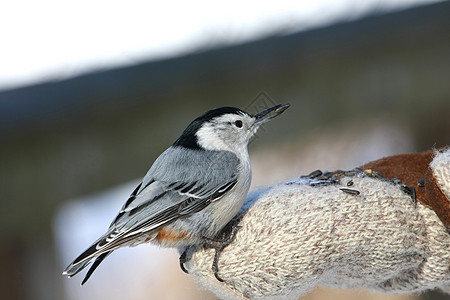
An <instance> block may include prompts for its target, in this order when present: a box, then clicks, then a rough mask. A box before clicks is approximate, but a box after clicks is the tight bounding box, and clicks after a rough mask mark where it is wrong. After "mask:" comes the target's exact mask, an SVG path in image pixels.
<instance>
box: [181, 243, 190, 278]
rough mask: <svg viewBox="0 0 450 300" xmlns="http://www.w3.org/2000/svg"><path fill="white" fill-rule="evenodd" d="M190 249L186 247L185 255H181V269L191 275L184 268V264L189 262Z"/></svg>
mask: <svg viewBox="0 0 450 300" xmlns="http://www.w3.org/2000/svg"><path fill="white" fill-rule="evenodd" d="M188 249H189V247H186V249H184V251H183V253H181V255H180V268H181V270H182V271H183V272H184V273H186V274H189V272H188V270H186V268H185V267H184V264H185V263H186V262H187V261H188V259H187V251H188Z"/></svg>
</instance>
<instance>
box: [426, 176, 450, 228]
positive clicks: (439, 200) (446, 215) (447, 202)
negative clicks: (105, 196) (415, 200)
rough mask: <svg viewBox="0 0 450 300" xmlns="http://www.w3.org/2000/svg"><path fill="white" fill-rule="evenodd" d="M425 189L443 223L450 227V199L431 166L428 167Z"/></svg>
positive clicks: (431, 204)
mask: <svg viewBox="0 0 450 300" xmlns="http://www.w3.org/2000/svg"><path fill="white" fill-rule="evenodd" d="M425 189H426V195H427V198H428V201H429V203H430V206H431V207H432V208H433V210H434V211H435V212H436V214H437V215H438V217H439V219H440V220H441V221H442V223H444V225H445V226H446V227H447V228H450V199H448V198H447V196H446V195H445V194H444V193H443V192H442V190H441V189H440V188H439V185H438V183H437V181H436V178H435V177H434V175H433V170H432V169H431V168H428V172H427V176H426V179H425Z"/></svg>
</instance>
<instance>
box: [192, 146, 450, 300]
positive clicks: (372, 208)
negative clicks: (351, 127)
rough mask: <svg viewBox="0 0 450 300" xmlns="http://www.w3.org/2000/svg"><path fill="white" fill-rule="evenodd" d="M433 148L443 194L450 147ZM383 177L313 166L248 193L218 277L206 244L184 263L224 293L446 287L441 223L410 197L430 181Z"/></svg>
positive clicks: (445, 234)
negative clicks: (309, 171)
mask: <svg viewBox="0 0 450 300" xmlns="http://www.w3.org/2000/svg"><path fill="white" fill-rule="evenodd" d="M434 155H435V157H434V159H433V161H432V162H431V163H430V164H427V165H428V166H429V168H430V172H432V175H433V176H432V177H433V179H434V181H435V182H437V186H438V187H439V188H440V191H441V192H442V194H443V195H444V196H445V197H446V201H449V200H448V199H449V198H450V150H448V149H447V150H445V151H441V152H436V153H435V154H434ZM431 158H432V155H430V160H431ZM390 163H391V164H395V163H393V162H392V161H391V162H390ZM412 163H413V164H416V163H417V162H412ZM425 177H426V174H423V178H425ZM389 179H390V178H389ZM389 179H387V178H385V177H384V176H383V175H382V174H381V173H378V172H376V171H374V170H373V169H365V170H361V169H355V170H351V171H346V172H344V171H336V172H328V173H325V174H321V172H314V173H312V174H310V175H309V176H302V177H300V178H299V179H296V180H293V181H291V182H287V183H283V184H279V185H276V186H273V187H269V188H266V189H261V190H257V191H254V192H253V193H251V194H250V195H249V197H248V199H247V201H246V203H245V204H244V207H243V209H242V210H241V212H240V213H239V215H238V217H237V219H236V222H238V225H239V226H241V228H240V229H239V231H238V232H237V234H236V236H235V240H234V241H233V243H231V244H230V245H229V246H228V247H226V248H225V250H224V251H223V252H222V254H221V255H220V257H219V263H218V267H219V276H220V277H221V278H222V279H223V280H224V282H219V281H218V280H217V279H216V278H215V277H214V276H213V274H212V271H211V266H212V263H213V258H214V250H212V249H205V248H202V247H199V248H197V249H190V253H189V256H190V257H191V259H190V260H189V261H188V262H187V263H186V268H187V270H188V271H189V273H190V274H191V275H192V276H193V277H194V278H195V280H197V281H198V282H199V283H200V284H201V285H202V286H203V287H205V288H207V289H208V290H211V291H213V292H214V293H215V294H216V295H217V296H219V297H220V298H223V299H242V298H251V299H255V298H256V299H259V298H264V299H280V298H288V299H294V298H296V297H298V296H300V295H302V294H305V293H307V292H309V291H311V290H312V289H313V288H314V287H316V286H317V285H323V286H329V287H339V288H366V289H369V290H375V291H381V292H386V293H413V292H420V291H424V290H426V289H433V288H441V289H442V290H444V291H445V292H447V293H450V234H449V231H448V229H447V227H446V226H445V225H444V224H443V221H441V220H442V216H441V215H442V213H440V217H441V219H440V217H438V215H437V214H436V213H435V211H434V210H433V209H431V208H430V206H428V205H426V204H422V202H424V201H422V200H423V199H419V198H416V190H417V194H421V192H420V191H419V189H421V188H423V189H425V188H426V187H427V184H428V185H431V183H429V180H428V179H427V180H426V181H424V180H421V181H419V182H418V183H417V185H405V184H404V182H402V181H401V180H397V179H394V180H389ZM430 180H431V179H430ZM423 195H426V193H423ZM417 200H419V201H417ZM436 211H437V210H436ZM446 213H448V211H446ZM444 214H445V212H444Z"/></svg>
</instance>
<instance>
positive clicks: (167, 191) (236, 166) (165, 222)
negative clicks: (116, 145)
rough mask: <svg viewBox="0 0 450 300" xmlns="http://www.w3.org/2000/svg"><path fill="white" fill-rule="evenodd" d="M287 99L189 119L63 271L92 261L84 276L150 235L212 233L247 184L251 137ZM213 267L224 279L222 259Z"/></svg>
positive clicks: (169, 242)
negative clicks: (106, 224) (250, 110)
mask: <svg viewBox="0 0 450 300" xmlns="http://www.w3.org/2000/svg"><path fill="white" fill-rule="evenodd" d="M288 107H289V104H280V105H276V106H274V107H271V108H269V109H266V110H264V111H262V112H259V113H257V114H255V115H251V114H249V113H246V112H244V111H242V110H240V109H238V108H234V107H222V108H217V109H214V110H210V111H208V112H206V113H205V114H203V115H202V116H200V117H198V118H197V119H195V120H194V121H192V122H191V123H190V124H189V126H188V127H187V128H186V129H185V130H184V132H183V134H182V135H181V136H180V137H179V138H178V139H177V140H176V141H175V142H174V143H173V145H172V146H171V147H169V148H168V149H167V150H166V151H164V152H163V153H162V154H161V155H160V156H159V157H158V158H157V159H156V161H155V162H154V163H153V165H152V166H151V168H150V170H149V171H148V172H147V174H146V175H145V177H144V179H143V180H142V182H141V183H140V184H139V185H138V186H137V188H136V189H135V190H134V191H133V193H132V194H131V196H130V197H129V199H128V200H127V201H126V203H125V204H124V205H123V207H122V209H121V210H120V211H119V214H118V215H117V216H116V217H115V219H114V220H113V221H112V223H111V225H110V226H109V229H108V231H107V232H106V233H105V234H104V235H102V236H101V237H100V238H99V239H98V240H97V241H96V242H95V243H94V244H93V245H92V246H91V247H89V248H88V249H87V250H86V251H84V252H83V253H82V254H81V255H80V256H78V257H77V258H76V259H75V260H74V261H73V262H72V263H71V264H70V265H69V266H68V267H67V268H66V270H65V271H64V272H63V275H67V276H69V277H70V276H73V275H75V274H77V273H78V272H80V271H81V270H82V269H84V268H85V267H86V266H87V265H89V264H90V263H91V262H94V263H93V265H92V267H91V268H90V270H89V271H88V272H87V274H86V276H85V278H84V280H83V282H82V284H84V283H85V282H86V281H87V280H88V279H89V277H90V276H91V275H92V273H93V271H94V270H95V269H96V268H97V267H98V265H99V264H100V263H101V262H102V261H103V260H104V259H105V258H106V257H107V256H108V255H109V254H111V252H112V251H114V250H116V249H118V248H120V247H123V246H136V245H138V244H142V243H147V242H152V243H155V244H158V245H161V246H163V247H186V246H192V245H199V244H203V243H205V241H208V240H209V241H214V238H215V237H216V235H217V234H218V233H219V232H220V231H221V230H222V229H223V228H224V227H225V225H226V224H227V223H228V222H229V221H230V220H231V219H232V218H233V217H234V216H235V215H236V214H237V213H238V211H239V210H240V208H241V207H242V205H243V203H244V200H245V198H246V196H247V193H248V190H249V188H250V182H251V166H250V158H249V155H248V150H247V145H248V142H249V141H250V138H251V137H252V136H253V135H254V134H255V133H256V131H257V129H258V128H259V126H261V124H263V123H265V122H267V121H268V120H270V119H272V118H274V117H276V116H278V115H279V114H281V113H282V112H283V111H285V110H286V109H287V108H288ZM182 256H183V255H182ZM180 261H181V262H182V259H181V258H180ZM213 269H214V266H213ZM215 275H216V277H217V278H218V279H219V277H218V276H217V266H216V270H215Z"/></svg>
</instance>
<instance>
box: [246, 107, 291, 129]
mask: <svg viewBox="0 0 450 300" xmlns="http://www.w3.org/2000/svg"><path fill="white" fill-rule="evenodd" d="M289 106H291V105H290V104H278V105H275V106H274V107H271V108H268V109H266V110H263V111H261V112H259V113H256V114H254V115H253V117H254V118H256V120H255V123H253V127H255V126H260V125H262V124H264V123H266V122H267V121H269V120H271V119H273V118H275V117H276V116H278V115H280V114H281V113H282V112H283V111H285V110H286V109H288V108H289Z"/></svg>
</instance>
